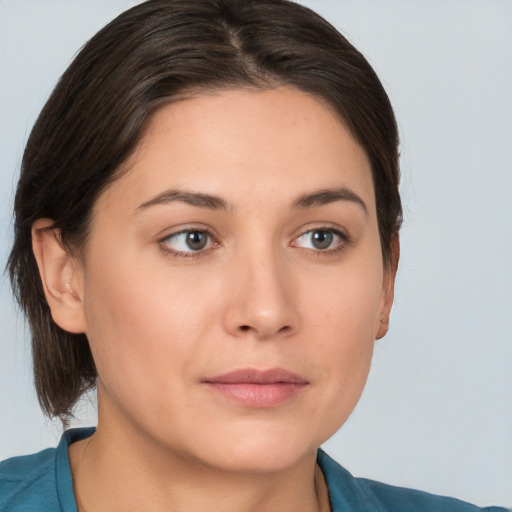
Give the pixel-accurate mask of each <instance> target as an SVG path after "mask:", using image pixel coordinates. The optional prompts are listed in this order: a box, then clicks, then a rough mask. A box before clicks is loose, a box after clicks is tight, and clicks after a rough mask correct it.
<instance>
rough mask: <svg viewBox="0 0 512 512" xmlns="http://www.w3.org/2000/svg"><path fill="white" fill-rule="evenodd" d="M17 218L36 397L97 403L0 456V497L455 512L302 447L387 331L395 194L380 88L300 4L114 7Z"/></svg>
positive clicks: (46, 142)
mask: <svg viewBox="0 0 512 512" xmlns="http://www.w3.org/2000/svg"><path fill="white" fill-rule="evenodd" d="M269 20H271V22H269ZM15 210H16V223H15V242H14V246H13V249H12V252H11V256H10V259H9V268H10V272H11V278H12V281H13V285H14V289H15V291H16V293H17V296H18V299H19V301H20V303H21V305H22V306H23V308H24V310H25V312H26V314H27V316H28V319H29V322H30V325H31V329H32V335H33V354H34V370H35V380H36V388H37V392H38V396H39V399H40V402H41V405H42V406H43V408H44V409H45V410H46V411H47V413H48V414H49V415H50V416H57V417H60V418H62V419H63V420H64V421H66V418H68V417H69V415H70V414H71V411H72V407H73V405H74V404H75V403H76V401H77V400H78V398H79V397H80V395H81V394H82V393H83V392H84V391H86V390H87V389H90V388H91V387H93V386H97V392H98V410H99V413H98V425H97V428H96V430H79V431H77V430H72V431H68V432H67V433H66V434H65V435H64V436H63V439H62V441H61V444H60V445H59V447H58V448H57V450H49V451H44V452H41V453H39V454H36V455H33V456H29V457H28V458H27V457H20V458H15V459H11V460H9V461H6V462H4V463H2V466H0V468H1V475H2V479H3V480H2V493H1V496H2V498H1V499H2V500H3V501H2V502H0V503H1V507H2V510H27V509H28V510H76V509H78V510H80V511H83V510H85V511H87V510H95V511H101V510H113V509H122V510H169V509H170V510H197V511H199V510H204V509H208V510H225V511H228V510H237V511H244V510H260V511H265V510H303V511H306V512H307V511H327V510H333V511H338V510H404V511H405V510H407V511H414V510H453V511H465V510H467V511H471V510H477V508H476V507H473V506H471V505H468V504H465V503H462V502H460V501H457V500H452V499H448V498H439V497H435V496H431V495H427V494H425V493H421V492H415V491H409V490H404V489H398V488H392V487H390V486H385V485H382V484H378V483H375V482H371V481H366V480H357V479H354V478H353V477H352V476H351V475H350V474H348V473H347V472H346V471H345V470H344V469H343V468H341V466H339V465H337V463H335V462H334V461H333V460H332V459H330V458H329V457H328V456H327V455H326V454H324V453H323V452H321V451H318V448H319V446H320V445H321V444H322V443H323V442H324V441H325V440H326V439H327V438H329V437H330V436H331V435H332V434H333V433H334V432H335V431H336V430H337V429H338V428H339V427H340V426H341V425H342V424H343V423H344V422H345V421H346V419H347V417H348V416H349V414H350V413H351V411H352V410H353V408H354V407H355V405H356V403H357V401H358V399H359V396H360V394H361V392H362V389H363V387H364V383H365V380H366V376H367V374H368V370H369V366H370V361H371V356H372V350H373V344H374V341H375V340H376V339H379V338H381V337H382V336H384V335H385V334H386V331H387V326H388V322H389V313H390V309H391V305H392V301H393V287H394V277H395V272H396V267H397V264H398V254H399V244H398V230H399V227H400V220H401V206H400V198H399V195H398V137H397V130H396V123H395V119H394V116H393V112H392V109H391V106H390V104H389V100H388V98H387V96H386V94H385V92H384V90H383V88H382V86H381V84H380V83H379V81H378V79H377V77H376V76H375V74H374V72H373V70H372V69H371V67H370V66H369V64H368V63H367V62H366V61H365V60H364V58H363V57H362V55H361V54H360V53H359V52H357V51H356V50H355V49H354V48H353V47H352V46H351V45H350V44H349V43H348V42H347V41H346V40H345V39H344V38H343V37H342V36H341V35H340V34H339V33H337V32H336V31H335V30H334V29H333V28H332V27H331V26H330V25H328V24H327V23H326V22H325V21H324V20H322V19H321V18H319V17H318V16H316V15H315V14H314V13H312V12H311V11H309V10H308V9H306V8H304V7H300V6H298V5H295V4H291V3H288V2H285V1H270V0H269V1H259V0H258V1H255V2H254V1H253V2H237V1H222V0H220V1H214V0H201V1H194V2H178V1H164V0H152V1H149V2H146V3H144V4H142V5H140V6H138V7H135V8H133V9H132V10H130V11H127V12H126V13H124V14H123V15H121V16H120V17H119V18H117V19H116V20H114V21H113V22H112V23H110V24H109V25H108V26H107V27H105V29H103V30H102V31H101V32H99V33H98V34H97V35H96V36H95V37H94V38H93V39H92V40H91V41H90V42H89V43H88V44H87V45H86V46H85V47H84V49H83V50H82V51H81V52H80V54H79V55H78V56H77V58H76V59H75V61H74V62H73V63H72V64H71V66H70V67H69V69H68V70H67V71H66V73H65V74H64V75H63V77H62V79H61V81H60V82H59V84H58V86H57V88H56V89H55V91H54V93H53V94H52V96H51V97H50V99H49V101H48V103H47V104H46V106H45V108H44V109H43V112H42V113H41V116H40V118H39V119H38V121H37V123H36V125H35V127H34V129H33V131H32V133H31V136H30V139H29V141H28V144H27V147H26V150H25V155H24V158H23V163H22V174H21V177H20V181H19V185H18V191H17V195H16V204H15ZM29 470H30V471H29ZM489 510H501V509H498V508H489Z"/></svg>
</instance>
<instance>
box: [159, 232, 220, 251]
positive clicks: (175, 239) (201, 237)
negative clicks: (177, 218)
mask: <svg viewBox="0 0 512 512" xmlns="http://www.w3.org/2000/svg"><path fill="white" fill-rule="evenodd" d="M162 245H163V246H164V248H165V250H167V251H170V252H173V253H175V254H180V253H181V254H183V253H185V254H186V253H194V252H200V251H204V250H205V249H209V248H211V247H213V246H214V245H215V243H214V241H213V240H212V236H211V235H210V233H208V232H207V231H202V230H199V229H189V230H183V231H179V232H178V233H173V234H172V235H169V236H168V237H166V238H164V239H163V240H162Z"/></svg>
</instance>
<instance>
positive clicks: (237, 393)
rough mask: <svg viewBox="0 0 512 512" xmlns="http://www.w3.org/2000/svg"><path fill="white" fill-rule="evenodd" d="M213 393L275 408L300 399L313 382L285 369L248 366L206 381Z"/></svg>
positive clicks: (255, 405)
mask: <svg viewBox="0 0 512 512" xmlns="http://www.w3.org/2000/svg"><path fill="white" fill-rule="evenodd" d="M203 384H204V385H205V386H207V387H208V389H210V390H211V391H212V392H214V393H216V394H219V395H221V396H223V397H224V398H226V399H228V400H232V401H234V402H236V403H238V404H239V405H242V406H245V407H253V408H271V407H277V406H279V405H283V404H285V403H286V402H289V401H291V400H292V399H294V398H297V397H298V396H299V395H300V393H301V392H302V391H304V390H305V389H306V388H307V387H308V385H309V382H308V381H307V380H306V379H304V378H302V377H300V376H299V375H296V374H295V373H292V372H289V371H288V370H284V369H283V368H272V369H269V370H256V369H252V368H246V369H242V370H236V371H233V372H229V373H225V374H223V375H219V376H216V377H212V378H207V379H205V380H203Z"/></svg>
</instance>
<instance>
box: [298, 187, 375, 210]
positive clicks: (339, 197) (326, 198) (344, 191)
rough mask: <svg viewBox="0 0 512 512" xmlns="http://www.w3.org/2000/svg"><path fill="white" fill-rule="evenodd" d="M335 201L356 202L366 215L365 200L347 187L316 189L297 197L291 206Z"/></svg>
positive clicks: (305, 206) (311, 205) (304, 207)
mask: <svg viewBox="0 0 512 512" xmlns="http://www.w3.org/2000/svg"><path fill="white" fill-rule="evenodd" d="M336 201H351V202H353V203H356V204H357V205H359V206H360V207H361V208H362V209H363V211H364V213H365V214H366V215H368V208H367V206H366V204H365V202H364V201H363V200H362V199H361V198H360V197H359V196H358V195H357V194H356V193H355V192H354V191H352V190H350V189H349V188H347V187H338V188H328V189H322V190H318V191H316V192H313V193H311V194H305V195H303V196H300V197H299V198H297V199H296V200H295V201H294V203H293V206H294V207H295V208H298V209H300V210H302V209H306V208H313V207H315V206H323V205H326V204H330V203H334V202H336Z"/></svg>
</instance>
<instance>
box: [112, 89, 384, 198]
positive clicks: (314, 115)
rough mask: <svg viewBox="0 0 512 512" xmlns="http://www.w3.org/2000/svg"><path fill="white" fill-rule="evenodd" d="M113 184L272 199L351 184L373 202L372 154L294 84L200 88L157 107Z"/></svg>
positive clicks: (147, 192) (138, 190)
mask: <svg viewBox="0 0 512 512" xmlns="http://www.w3.org/2000/svg"><path fill="white" fill-rule="evenodd" d="M127 168H128V169H129V170H128V171H127V172H126V173H125V174H124V175H123V176H122V177H121V179H120V180H117V182H114V188H115V187H120V188H126V189H128V188H131V189H132V192H133V193H134V194H135V195H137V197H138V198H141V197H143V196H145V197H147V198H149V197H151V196H152V195H155V194H158V193H159V192H162V191H163V190H164V189H165V188H169V187H173V188H186V189H194V190H199V191H201V192H205V193H212V194H215V195H218V196H222V197H226V199H227V200H228V201H230V196H233V201H234V202H236V200H237V195H238V196H240V194H241V195H246V196H248V197H256V196H258V197H259V198H260V200H262V201H264V200H265V198H267V199H272V200H275V199H276V197H277V196H282V197H283V198H285V197H287V196H289V197H290V200H291V198H292V196H298V195H300V194H303V193H307V192H309V191H310V189H311V188H315V189H319V188H322V187H324V188H332V187H334V186H348V187H352V188H355V189H357V191H358V193H359V194H362V195H364V196H366V199H367V200H370V201H369V202H370V206H372V207H373V202H374V201H373V184H372V178H371V170H370V164H369V161H368V158H367V156H366V154H365V152H364V150H363V149H362V148H361V146H360V145H359V144H358V143H357V142H356V140H355V139H354V137H353V136H352V134H351V132H350V130H349V129H348V128H347V127H346V126H345V124H344V122H343V120H342V119H341V118H340V117H339V116H338V115H337V114H336V113H335V112H334V111H333V109H331V108H330V107H329V106H328V105H327V104H326V103H325V102H323V101H321V100H319V99H317V98H316V97H314V96H312V95H309V94H307V93H305V92H302V91H299V90H297V89H295V88H291V87H279V88H277V89H271V90H263V91H262V90H245V89H244V90H227V91H226V90H222V91H218V92H215V93H201V94H196V95H193V96H191V97H188V98H186V99H183V100H180V101H178V102H175V103H171V104H168V105H165V106H164V107H162V108H160V109H159V110H158V111H157V112H156V113H155V114H153V116H152V117H151V119H150V120H149V122H148V124H147V127H146V129H145V131H144V133H143V136H142V137H141V140H140V142H139V143H138V145H137V147H136V148H135V151H134V152H133V154H132V156H131V157H130V160H129V162H128V166H127Z"/></svg>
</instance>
